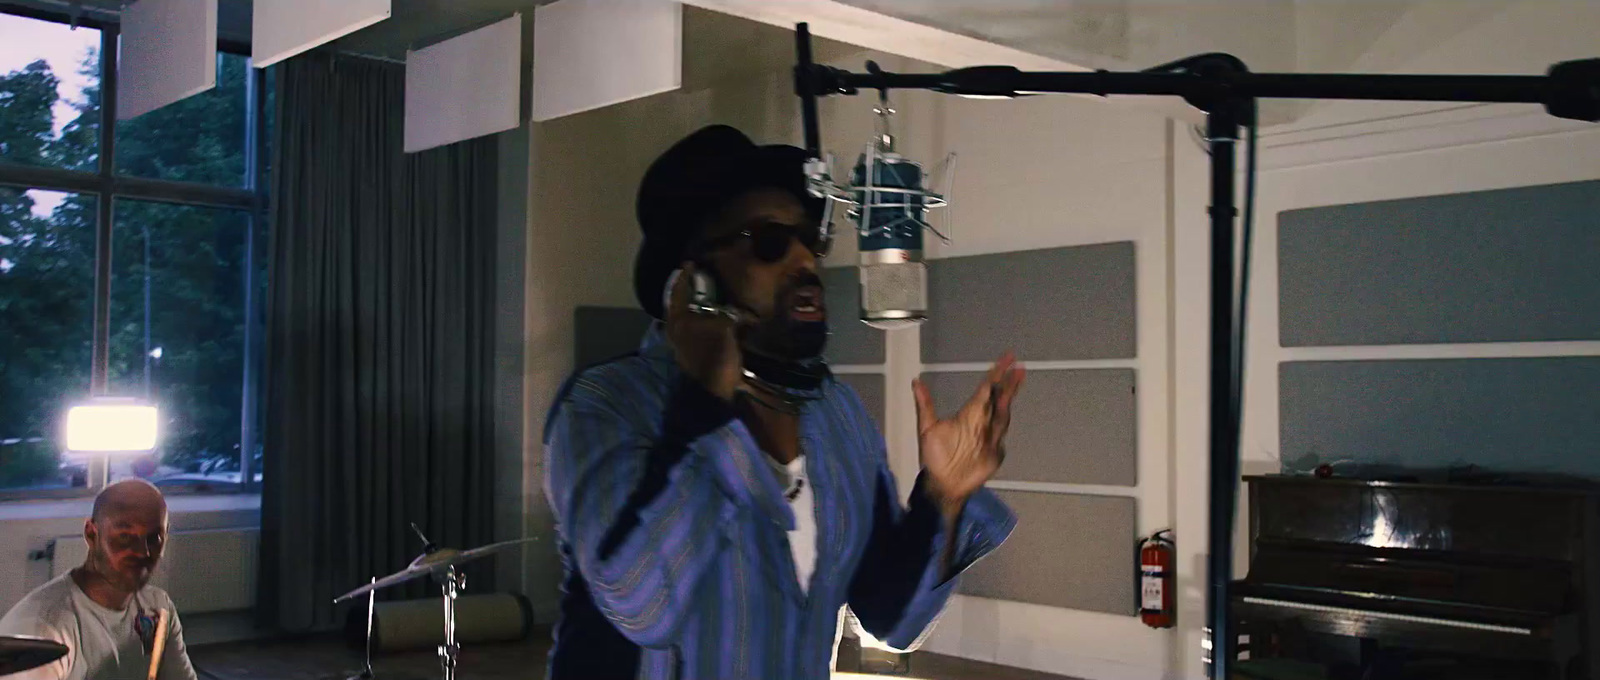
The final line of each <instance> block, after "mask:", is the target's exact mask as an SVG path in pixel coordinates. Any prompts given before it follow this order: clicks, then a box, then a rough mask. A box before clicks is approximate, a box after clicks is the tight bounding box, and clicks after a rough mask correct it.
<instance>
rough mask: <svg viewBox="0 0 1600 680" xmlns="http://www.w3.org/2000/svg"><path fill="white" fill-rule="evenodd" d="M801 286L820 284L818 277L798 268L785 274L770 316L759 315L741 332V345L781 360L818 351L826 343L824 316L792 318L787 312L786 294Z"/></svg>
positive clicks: (811, 356) (813, 355)
mask: <svg viewBox="0 0 1600 680" xmlns="http://www.w3.org/2000/svg"><path fill="white" fill-rule="evenodd" d="M805 286H816V287H817V288H819V289H821V288H822V277H820V276H817V275H816V273H815V272H801V273H799V274H796V275H794V276H792V277H790V278H789V280H788V281H786V282H784V285H783V286H782V287H780V288H779V289H778V291H777V293H776V294H775V295H774V297H773V300H772V311H773V313H772V316H770V317H767V318H764V319H761V320H760V321H759V322H757V323H756V325H755V327H753V328H751V329H750V330H749V332H748V334H747V335H746V336H745V348H746V349H747V350H749V351H752V352H756V353H759V354H762V355H765V356H767V357H770V358H773V359H778V360H782V361H805V360H808V359H815V358H817V357H819V356H821V355H822V350H823V348H824V347H826V346H827V344H828V319H827V317H826V316H824V317H823V319H822V320H821V321H796V320H795V319H794V318H792V317H791V316H790V315H789V301H790V299H791V298H790V295H791V294H792V293H793V292H794V291H795V290H797V289H799V288H803V287H805Z"/></svg>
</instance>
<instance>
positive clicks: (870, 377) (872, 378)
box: [835, 373, 910, 432]
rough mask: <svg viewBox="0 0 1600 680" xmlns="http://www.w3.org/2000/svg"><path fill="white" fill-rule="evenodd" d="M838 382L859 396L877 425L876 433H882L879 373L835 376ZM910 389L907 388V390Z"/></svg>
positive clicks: (880, 377) (882, 383) (881, 385)
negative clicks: (849, 387) (853, 390)
mask: <svg viewBox="0 0 1600 680" xmlns="http://www.w3.org/2000/svg"><path fill="white" fill-rule="evenodd" d="M835 377H837V378H838V379H839V382H842V383H844V384H846V385H849V386H851V387H853V388H855V390H856V394H858V395H860V396H861V403H863V404H866V406H867V413H870V414H872V421H873V422H875V423H877V424H878V431H879V432H882V431H883V418H884V381H885V379H884V377H883V374H881V373H847V374H840V375H836V376H835ZM909 389H910V388H909V387H908V388H907V390H909Z"/></svg>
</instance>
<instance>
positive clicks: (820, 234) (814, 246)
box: [700, 222, 832, 263]
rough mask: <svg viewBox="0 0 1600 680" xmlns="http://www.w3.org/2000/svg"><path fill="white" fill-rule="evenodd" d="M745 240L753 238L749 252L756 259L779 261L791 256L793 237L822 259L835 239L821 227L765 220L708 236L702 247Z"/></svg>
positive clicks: (706, 248)
mask: <svg viewBox="0 0 1600 680" xmlns="http://www.w3.org/2000/svg"><path fill="white" fill-rule="evenodd" d="M742 239H749V240H750V253H751V254H752V255H755V256H756V259H759V260H761V261H762V262H768V263H771V262H777V261H778V260H782V259H783V257H784V256H785V255H788V254H789V242H790V241H791V240H799V241H800V245H802V246H804V247H805V249H806V250H809V251H811V254H812V255H815V256H817V257H819V258H820V257H827V256H828V246H829V245H830V243H831V242H832V239H829V238H828V237H827V235H826V233H825V232H824V230H823V228H822V227H818V226H804V227H802V226H795V225H792V224H780V223H778V222H763V223H761V224H758V225H755V226H751V227H748V228H745V229H743V230H740V231H738V232H736V233H732V234H726V235H723V236H719V237H717V238H714V239H707V240H706V241H704V242H703V243H701V246H700V249H701V250H703V251H707V252H709V251H712V250H716V249H718V248H721V247H723V246H726V245H727V244H729V243H732V242H734V241H738V240H742Z"/></svg>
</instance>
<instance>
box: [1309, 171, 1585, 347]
mask: <svg viewBox="0 0 1600 680" xmlns="http://www.w3.org/2000/svg"><path fill="white" fill-rule="evenodd" d="M1278 277H1279V283H1278V286H1279V292H1278V298H1279V336H1280V340H1281V342H1282V344H1283V345H1284V346H1285V347H1304V346H1325V345H1389V344H1413V343H1461V342H1515V341H1529V340H1593V339H1597V338H1600V182H1594V181H1591V182H1577V183H1571V184H1556V185H1547V186H1536V187H1523V188H1517V189H1500V190H1495V191H1479V192H1473V193H1465V194H1453V195H1447V196H1428V197H1423V198H1408V199H1402V200H1395V201H1382V202H1376V203H1361V204H1356V205H1340V206H1330V207H1323V208H1308V209H1305V210H1294V211H1288V212H1284V213H1280V214H1279V216H1278Z"/></svg>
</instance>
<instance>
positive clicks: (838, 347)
mask: <svg viewBox="0 0 1600 680" xmlns="http://www.w3.org/2000/svg"><path fill="white" fill-rule="evenodd" d="M821 276H822V287H823V291H824V293H825V294H826V300H825V302H826V304H827V305H828V331H829V335H828V346H827V347H826V348H825V349H824V350H823V355H824V356H826V357H827V358H828V363H830V364H834V365H847V364H857V365H882V364H883V362H884V361H885V360H886V359H885V355H884V352H885V348H884V332H883V331H880V330H878V329H876V328H873V327H871V326H868V325H866V324H864V323H862V322H861V269H860V268H859V267H828V268H825V269H823V270H822V273H821Z"/></svg>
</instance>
